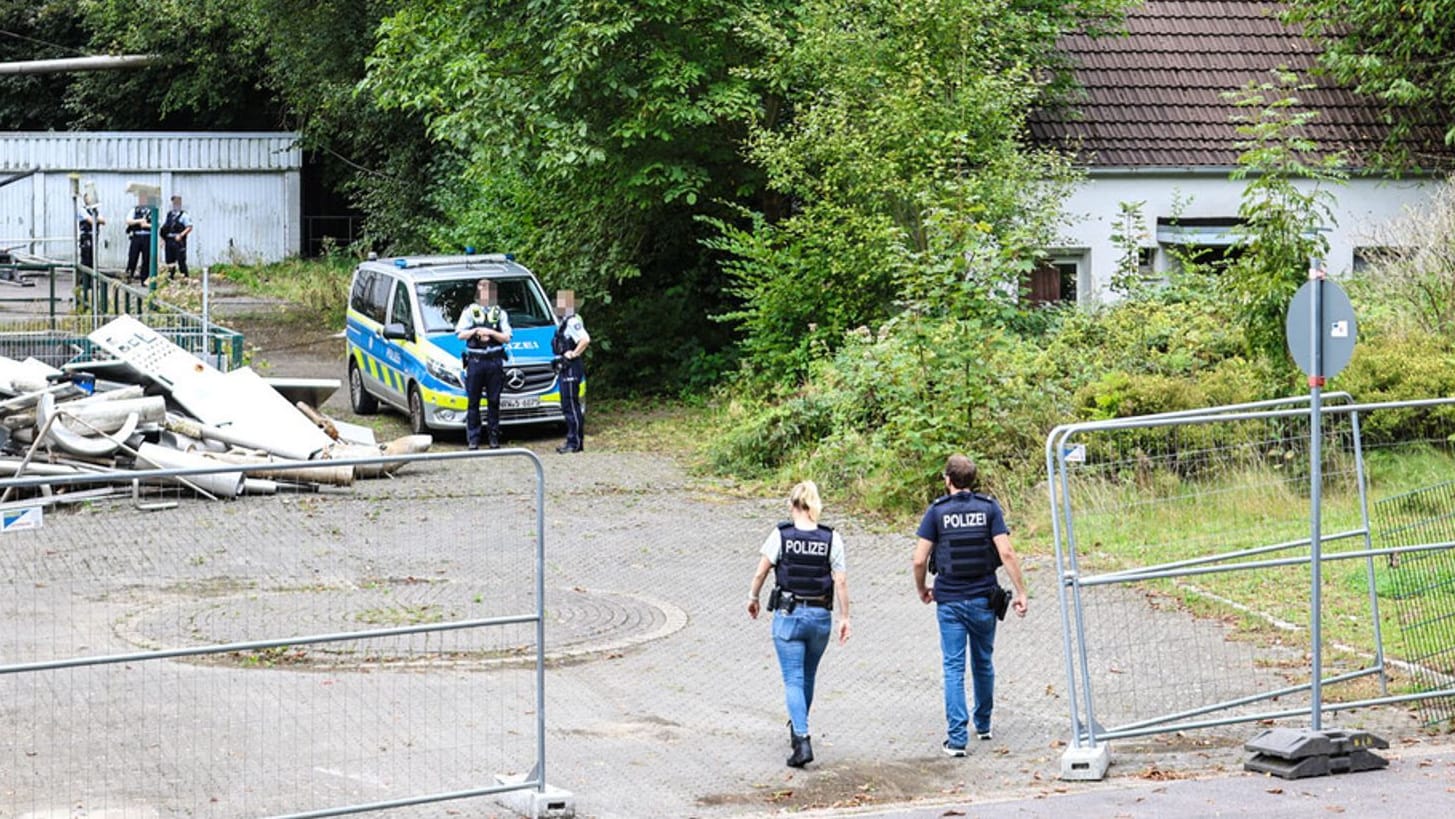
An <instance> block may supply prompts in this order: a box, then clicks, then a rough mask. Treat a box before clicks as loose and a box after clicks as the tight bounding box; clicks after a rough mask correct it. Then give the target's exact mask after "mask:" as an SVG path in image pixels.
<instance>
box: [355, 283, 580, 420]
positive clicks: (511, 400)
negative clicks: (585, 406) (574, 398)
mask: <svg viewBox="0 0 1455 819" xmlns="http://www.w3.org/2000/svg"><path fill="white" fill-rule="evenodd" d="M480 279H490V280H492V281H494V282H495V284H496V293H497V298H498V301H499V304H500V306H501V307H502V308H504V309H505V311H506V313H507V315H508V316H509V318H510V326H511V330H512V335H511V341H510V344H509V345H508V349H507V351H506V356H507V357H506V361H505V392H504V393H503V394H502V395H501V396H500V422H501V423H502V424H532V423H542V422H553V421H554V422H560V421H563V418H562V415H561V393H560V389H559V388H558V386H557V383H556V373H555V370H554V369H553V368H552V366H551V358H552V356H551V336H552V335H553V334H554V333H555V332H556V320H555V314H554V312H553V311H552V309H551V300H550V299H549V298H548V297H547V296H546V292H545V290H544V289H543V288H542V287H541V283H540V282H539V281H538V280H537V279H536V277H535V275H534V274H533V273H531V272H530V271H529V270H527V269H526V268H525V267H523V266H522V265H519V264H517V263H516V262H515V261H514V259H513V258H512V257H511V256H509V255H502V254H470V255H464V256H403V257H399V258H390V259H374V258H371V259H370V260H369V261H366V262H363V263H362V264H360V265H359V266H358V267H357V268H356V269H355V270H354V276H353V281H352V283H351V285H350V287H349V310H348V327H347V331H346V335H347V338H348V345H347V346H348V379H349V403H350V404H351V405H352V407H353V410H354V412H356V413H358V414H359V415H371V414H373V413H375V412H378V411H379V408H380V406H390V407H393V408H395V409H397V410H399V411H400V412H403V413H405V414H407V415H408V416H409V427H410V429H411V430H413V431H414V432H417V433H423V432H429V431H431V430H443V429H464V427H465V373H464V368H463V365H462V363H461V353H462V352H463V351H464V348H465V342H464V341H461V340H460V339H458V338H456V337H455V322H456V320H458V319H459V317H460V313H461V311H463V310H464V309H465V308H466V307H468V306H469V305H471V304H473V303H474V302H475V283H476V282H478V281H479V280H480ZM582 395H583V397H584V395H585V385H584V384H583V385H582ZM484 400H485V399H482V404H483V403H484ZM481 410H482V411H483V410H484V407H483V406H482V407H481Z"/></svg>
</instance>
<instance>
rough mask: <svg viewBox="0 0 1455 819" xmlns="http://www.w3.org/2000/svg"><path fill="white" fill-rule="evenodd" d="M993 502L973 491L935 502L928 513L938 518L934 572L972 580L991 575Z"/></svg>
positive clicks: (995, 556) (996, 554) (995, 553)
mask: <svg viewBox="0 0 1455 819" xmlns="http://www.w3.org/2000/svg"><path fill="white" fill-rule="evenodd" d="M993 504H994V501H992V500H990V499H989V498H986V497H984V496H983V495H976V494H975V493H973V492H956V493H955V494H953V495H946V496H945V497H943V498H940V499H939V500H937V501H935V502H934V504H933V505H932V506H931V507H930V509H931V514H934V515H937V516H938V517H939V530H940V539H939V540H937V541H935V549H934V564H935V573H936V574H937V575H939V576H941V577H953V578H955V579H956V580H974V579H976V578H979V577H984V576H985V575H988V574H994V573H995V570H996V569H997V568H998V567H999V566H1000V550H998V549H996V548H995V542H994V540H993V539H992V537H991V534H990V513H991V511H992V510H993V508H994V507H993Z"/></svg>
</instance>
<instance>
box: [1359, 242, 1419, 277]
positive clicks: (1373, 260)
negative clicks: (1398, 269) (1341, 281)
mask: <svg viewBox="0 0 1455 819" xmlns="http://www.w3.org/2000/svg"><path fill="white" fill-rule="evenodd" d="M1409 252H1410V250H1409V248H1401V247H1356V248H1354V272H1355V273H1364V272H1366V271H1368V270H1370V269H1371V268H1375V267H1378V266H1380V265H1384V264H1388V263H1389V262H1390V261H1391V260H1396V259H1400V258H1402V257H1404V256H1406V255H1407V254H1408V253H1409Z"/></svg>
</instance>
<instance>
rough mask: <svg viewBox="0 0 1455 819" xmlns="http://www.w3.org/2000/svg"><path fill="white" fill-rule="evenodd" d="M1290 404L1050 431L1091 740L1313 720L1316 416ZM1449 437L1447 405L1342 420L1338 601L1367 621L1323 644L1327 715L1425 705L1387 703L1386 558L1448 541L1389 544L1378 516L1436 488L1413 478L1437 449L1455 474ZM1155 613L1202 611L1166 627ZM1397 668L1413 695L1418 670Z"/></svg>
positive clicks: (1085, 736)
mask: <svg viewBox="0 0 1455 819" xmlns="http://www.w3.org/2000/svg"><path fill="white" fill-rule="evenodd" d="M1344 399H1345V402H1346V404H1347V396H1344ZM1279 403H1280V402H1268V403H1266V404H1264V405H1258V406H1252V405H1249V406H1243V407H1232V408H1213V409H1210V410H1206V411H1199V412H1197V413H1186V414H1182V415H1180V416H1170V415H1169V416H1148V417H1145V418H1134V419H1118V420H1114V421H1108V422H1104V423H1088V424H1079V425H1069V426H1067V427H1063V428H1060V429H1058V430H1057V431H1055V432H1053V433H1052V435H1051V436H1050V438H1048V443H1047V467H1048V477H1049V478H1050V482H1051V483H1050V485H1051V487H1052V490H1051V499H1052V512H1053V515H1054V516H1055V517H1054V522H1055V538H1056V547H1057V560H1058V569H1059V573H1060V574H1061V576H1062V578H1063V579H1062V589H1061V591H1060V595H1059V596H1060V598H1061V603H1062V606H1063V647H1064V649H1065V654H1066V670H1067V685H1068V688H1069V689H1070V691H1071V693H1072V696H1071V698H1070V699H1071V704H1070V707H1071V722H1072V735H1073V737H1074V738H1075V740H1076V741H1077V742H1078V743H1079V742H1083V741H1091V742H1095V741H1098V740H1099V739H1106V738H1115V737H1118V736H1121V737H1131V736H1141V735H1146V734H1152V733H1162V732H1169V731H1176V730H1184V729H1188V728H1195V727H1211V726H1215V725H1221V724H1232V723H1236V722H1240V721H1249V720H1255V719H1267V718H1275V717H1283V716H1290V715H1297V714H1299V713H1304V714H1307V713H1309V712H1310V697H1309V690H1310V688H1311V681H1312V674H1311V663H1310V660H1309V656H1308V652H1309V650H1310V643H1309V634H1308V627H1309V618H1310V614H1309V609H1308V606H1309V592H1310V584H1311V573H1310V548H1309V545H1310V544H1309V517H1308V515H1309V495H1310V467H1309V440H1308V429H1309V424H1308V420H1309V419H1308V410H1307V409H1306V408H1294V409H1288V408H1285V407H1280V406H1279ZM1282 403H1290V402H1282ZM1291 403H1297V400H1293V401H1292V402H1291ZM1396 413H1399V414H1400V415H1399V416H1398V417H1397V418H1396V415H1395V414H1396ZM1410 413H1414V415H1413V416H1412V415H1410ZM1396 420H1397V421H1398V423H1394V422H1395V421H1396ZM1361 425H1363V426H1364V427H1366V428H1372V429H1373V430H1375V431H1374V432H1373V433H1372V434H1367V435H1366V434H1365V433H1362V432H1361ZM1383 430H1401V431H1402V434H1400V435H1389V434H1386V433H1384V432H1382V431H1383ZM1451 432H1455V417H1452V416H1451V407H1450V406H1449V402H1448V401H1446V402H1420V403H1417V404H1414V405H1411V404H1399V405H1368V406H1365V407H1363V408H1359V407H1357V406H1356V407H1354V408H1353V409H1351V408H1350V407H1349V406H1344V407H1340V406H1337V405H1336V406H1332V407H1326V408H1325V415H1324V421H1323V424H1322V461H1323V464H1322V469H1323V487H1324V489H1323V504H1322V506H1323V508H1322V519H1323V520H1322V524H1321V532H1322V535H1321V542H1322V551H1323V559H1324V561H1325V563H1326V567H1325V570H1324V582H1323V584H1322V593H1323V596H1324V601H1323V603H1324V605H1323V608H1324V610H1325V612H1328V611H1330V610H1334V611H1340V612H1344V613H1345V615H1344V617H1345V618H1347V619H1349V620H1350V621H1351V622H1346V623H1340V624H1338V625H1339V626H1340V628H1339V630H1338V633H1339V634H1340V635H1342V637H1340V638H1337V639H1331V640H1325V646H1324V658H1323V659H1324V662H1323V669H1322V670H1323V674H1322V675H1321V681H1322V683H1323V685H1325V686H1333V687H1331V688H1326V689H1325V690H1324V696H1325V697H1326V698H1327V699H1328V700H1330V701H1332V702H1333V704H1332V705H1331V706H1330V708H1334V709H1338V708H1341V707H1344V705H1345V704H1359V703H1372V702H1376V701H1394V699H1397V698H1400V697H1404V696H1410V695H1408V694H1406V693H1403V692H1404V689H1403V688H1401V689H1400V691H1399V692H1398V696H1397V697H1394V698H1391V697H1390V696H1388V695H1389V687H1388V685H1387V681H1388V678H1389V675H1390V673H1391V669H1390V667H1389V666H1388V664H1387V662H1386V656H1385V646H1384V643H1383V639H1382V632H1383V627H1384V625H1385V624H1386V621H1388V620H1390V619H1391V617H1392V615H1391V613H1390V611H1388V610H1385V611H1381V609H1380V597H1381V595H1382V594H1383V595H1384V596H1387V584H1384V585H1385V586H1386V591H1385V592H1380V588H1381V584H1382V583H1384V581H1383V580H1382V571H1383V570H1382V569H1381V568H1380V567H1379V566H1377V562H1376V557H1378V558H1379V559H1381V560H1384V561H1389V560H1391V559H1394V558H1392V557H1391V556H1389V555H1388V554H1386V550H1390V549H1397V548H1411V549H1414V550H1416V552H1415V553H1416V554H1425V553H1431V554H1435V553H1439V552H1442V551H1444V552H1448V543H1449V540H1448V539H1446V541H1445V543H1444V545H1443V546H1442V544H1441V542H1440V541H1439V540H1434V541H1430V540H1423V541H1422V542H1421V543H1419V544H1413V543H1408V542H1406V543H1402V544H1391V543H1390V542H1388V541H1387V540H1386V539H1384V538H1383V537H1381V536H1380V535H1379V533H1376V532H1375V531H1374V530H1373V528H1372V527H1371V524H1370V517H1369V503H1370V499H1371V494H1372V495H1373V497H1375V498H1378V497H1380V496H1383V495H1385V494H1389V493H1393V492H1402V491H1405V490H1408V489H1409V488H1410V487H1411V485H1412V484H1415V483H1418V482H1419V481H1420V480H1423V477H1422V476H1420V475H1411V474H1408V470H1407V469H1406V467H1407V465H1408V464H1410V463H1414V462H1416V461H1419V460H1420V459H1422V458H1426V455H1427V459H1426V462H1427V463H1428V465H1429V467H1430V469H1431V470H1433V471H1434V472H1435V473H1438V474H1439V475H1440V476H1441V477H1442V478H1444V477H1448V476H1449V475H1450V474H1452V473H1455V458H1452V453H1451V451H1450V448H1449V440H1450V433H1451ZM1366 440H1368V441H1369V445H1366V443H1365V442H1366ZM1422 453H1425V454H1422ZM1149 607H1150V609H1152V610H1170V611H1174V612H1182V613H1184V614H1185V616H1184V617H1182V618H1156V619H1154V618H1149V617H1147V616H1146V615H1145V612H1146V611H1147V609H1148V608H1149ZM1386 609H1388V607H1386ZM1349 612H1362V613H1359V614H1349ZM1325 617H1327V614H1326V615H1325ZM1326 622H1327V621H1326ZM1448 637H1449V635H1448V634H1445V635H1443V636H1442V637H1440V638H1439V640H1440V641H1441V642H1443V643H1445V644H1446V645H1448ZM1400 662H1401V665H1400V669H1399V670H1400V672H1401V680H1400V684H1401V685H1403V684H1404V674H1403V672H1405V671H1407V670H1408V669H1409V668H1410V667H1411V665H1410V663H1411V659H1410V658H1409V657H1406V658H1403V659H1402V660H1401V661H1400ZM1418 664H1419V663H1418V662H1417V661H1415V662H1414V665H1418ZM1447 684H1448V683H1447Z"/></svg>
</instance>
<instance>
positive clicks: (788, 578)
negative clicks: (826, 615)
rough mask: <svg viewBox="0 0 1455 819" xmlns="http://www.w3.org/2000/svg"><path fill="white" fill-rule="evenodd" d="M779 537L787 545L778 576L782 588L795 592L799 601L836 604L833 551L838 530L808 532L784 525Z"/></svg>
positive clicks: (787, 524)
mask: <svg viewBox="0 0 1455 819" xmlns="http://www.w3.org/2000/svg"><path fill="white" fill-rule="evenodd" d="M778 536H779V537H780V538H781V539H782V541H783V550H782V551H781V552H780V553H779V554H778V566H777V567H776V569H775V573H774V579H775V580H776V582H777V583H778V586H779V587H780V588H784V589H787V590H788V591H791V592H793V595H794V596H795V597H800V598H804V597H807V598H823V599H824V600H825V601H826V602H828V603H832V602H833V596H834V575H833V571H832V569H831V568H830V562H829V549H830V547H831V546H832V545H833V542H834V530H833V529H830V528H829V527H827V526H819V527H818V528H817V529H813V530H807V531H806V530H803V529H799V528H798V527H796V526H794V525H793V524H792V523H780V524H778Z"/></svg>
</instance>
